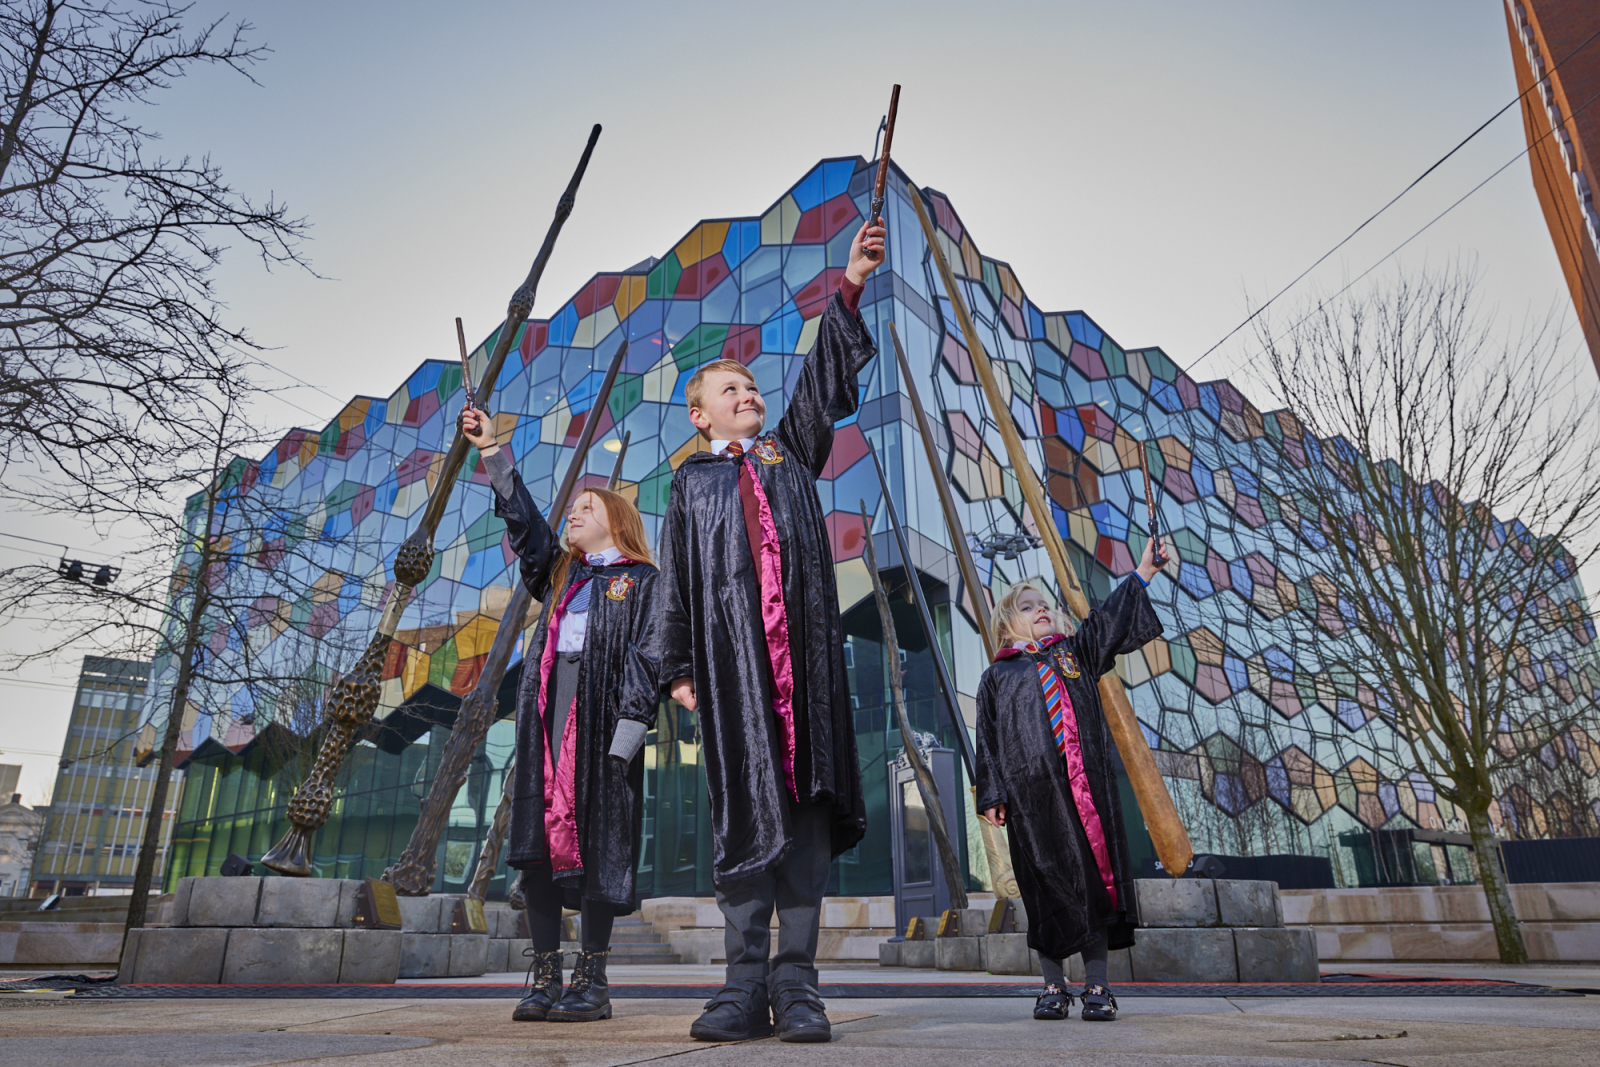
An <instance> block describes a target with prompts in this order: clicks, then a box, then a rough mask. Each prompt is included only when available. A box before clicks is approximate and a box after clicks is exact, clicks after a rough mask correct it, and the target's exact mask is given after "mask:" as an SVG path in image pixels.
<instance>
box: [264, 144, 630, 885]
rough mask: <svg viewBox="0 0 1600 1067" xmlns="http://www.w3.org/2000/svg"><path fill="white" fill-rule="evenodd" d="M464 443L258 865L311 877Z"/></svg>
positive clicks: (521, 293)
mask: <svg viewBox="0 0 1600 1067" xmlns="http://www.w3.org/2000/svg"><path fill="white" fill-rule="evenodd" d="M599 139H600V124H599V123H595V126H594V129H592V130H590V131H589V143H588V144H587V145H585V146H584V149H583V156H582V158H580V159H579V160H578V169H577V170H576V171H574V172H573V175H572V180H571V181H570V182H568V183H567V188H566V191H565V192H563V193H562V194H561V199H560V200H559V201H557V203H556V216H555V218H554V220H552V221H551V223H550V229H549V231H548V232H546V234H545V236H544V244H543V245H542V246H540V248H539V254H538V255H537V256H536V257H535V258H534V261H533V267H532V269H530V270H529V271H528V277H527V278H526V279H525V280H524V281H523V283H522V284H521V285H520V286H518V287H517V291H516V292H514V293H512V294H511V302H510V304H509V305H508V306H507V307H506V321H505V324H504V325H503V326H501V327H500V333H499V336H498V338H497V339H496V341H495V346H494V352H493V353H492V354H491V355H490V357H489V362H488V364H487V365H486V366H485V367H484V368H483V378H482V380H481V381H480V382H479V383H478V388H477V394H478V402H479V404H480V405H481V404H483V403H485V402H487V401H488V399H489V396H490V394H491V393H493V392H494V385H495V379H496V378H498V377H499V376H500V368H501V367H502V366H503V365H504V364H505V361H506V355H507V354H508V353H509V352H510V351H511V345H512V342H514V341H515V340H516V336H517V331H518V330H519V329H521V328H522V324H523V323H524V322H526V321H528V316H529V315H530V314H531V313H532V312H533V297H534V294H535V292H537V291H538V288H539V278H540V277H541V276H542V275H543V274H544V268H545V264H547V263H548V262H549V261H550V253H551V251H552V250H554V248H555V245H556V238H557V237H558V236H559V235H560V233H561V227H562V225H563V224H565V223H566V221H567V217H568V216H569V215H571V214H572V206H573V204H574V203H575V202H576V201H577V196H578V184H579V183H580V182H582V181H583V172H584V171H585V170H587V169H588V166H589V157H590V156H591V155H592V154H593V153H594V145H595V142H596V141H598V140H599ZM470 447H471V446H470V445H469V444H468V443H467V439H466V438H465V437H463V436H462V435H461V431H460V430H459V429H458V430H457V431H456V437H455V442H454V443H453V444H452V445H451V446H450V451H449V452H448V453H447V454H446V455H445V459H444V465H443V466H442V467H441V468H440V470H439V478H438V481H437V482H435V483H434V489H433V494H432V495H431V496H430V497H429V498H428V506H427V507H426V508H425V509H424V510H423V513H422V520H421V521H420V522H419V523H418V524H417V528H416V530H414V531H412V534H411V536H410V537H408V538H406V539H405V542H404V543H403V544H401V546H400V549H399V551H397V552H396V553H395V557H394V585H393V586H392V588H391V589H390V592H389V601H388V603H387V604H385V605H384V609H383V615H382V617H381V618H380V619H379V620H378V629H377V632H376V633H374V634H373V635H372V640H371V642H369V643H368V645H367V650H366V651H365V652H363V653H362V654H361V658H360V659H359V660H358V661H356V665H355V666H354V667H352V668H351V669H350V671H349V673H347V674H345V676H344V677H343V678H341V679H340V680H339V682H338V684H336V685H335V686H334V687H333V691H332V692H330V693H329V694H328V700H327V705H326V711H325V712H324V717H325V718H326V719H327V721H328V733H327V736H325V737H324V738H323V740H322V748H321V749H320V750H319V751H318V752H317V759H316V762H315V763H313V764H312V765H311V773H310V774H308V775H306V780H305V781H304V782H302V783H301V784H300V788H299V789H297V790H295V793H294V796H293V797H291V798H290V800H289V832H288V833H286V834H284V835H283V840H281V841H279V842H278V843H277V844H276V845H274V846H273V847H272V849H271V851H269V852H268V853H267V854H266V855H265V856H263V857H261V862H262V863H264V864H265V865H266V866H268V867H270V868H272V869H273V870H275V871H277V872H278V873H279V874H287V875H293V876H297V877H301V878H304V877H308V876H309V875H311V874H312V868H311V838H312V836H313V835H314V834H316V832H317V831H318V830H320V829H321V828H322V826H323V824H324V823H326V822H327V821H328V811H329V809H330V808H331V807H332V806H333V787H334V782H335V780H336V779H337V778H338V775H339V768H340V767H341V766H342V765H343V764H344V757H345V754H346V753H347V752H349V750H350V746H351V745H352V744H353V743H354V742H355V738H356V732H357V731H358V730H360V729H361V727H363V726H365V725H366V724H367V723H369V722H371V721H372V715H373V712H375V711H377V709H378V693H379V690H380V688H381V682H382V678H383V660H384V656H385V654H386V653H387V652H388V650H389V644H390V642H392V641H393V640H394V632H395V630H396V628H398V627H399V625H400V613H401V612H402V611H404V610H405V606H406V601H408V600H409V599H410V598H411V592H412V590H414V589H415V588H416V587H417V586H418V585H421V584H422V582H423V580H424V579H426V578H427V577H428V571H429V570H430V569H432V567H433V538H434V535H435V534H436V533H438V530H439V521H440V520H441V519H442V518H444V509H445V505H446V504H448V503H449V502H450V490H451V489H453V488H454V487H455V484H456V476H457V475H458V474H460V473H461V466H462V464H463V463H465V462H466V459H467V452H468V450H469V449H470Z"/></svg>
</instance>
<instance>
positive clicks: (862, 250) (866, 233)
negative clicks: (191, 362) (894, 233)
mask: <svg viewBox="0 0 1600 1067" xmlns="http://www.w3.org/2000/svg"><path fill="white" fill-rule="evenodd" d="M888 232H889V231H888V230H886V229H885V228H884V225H883V221H882V220H881V219H880V220H879V221H878V223H877V224H876V225H873V226H868V225H867V224H866V223H864V222H863V223H862V224H861V229H859V230H857V231H856V236H855V240H853V241H851V242H850V263H849V265H848V266H846V267H845V269H844V275H845V277H846V278H849V279H850V280H851V281H852V282H853V283H855V284H856V285H863V284H865V283H866V280H867V275H869V274H871V273H872V272H873V271H875V270H877V269H878V268H879V267H881V266H883V260H884V255H883V240H884V236H885V235H886V234H887V233H888ZM868 252H873V253H875V254H876V256H877V258H876V259H874V258H873V257H872V256H869V255H867V253H868Z"/></svg>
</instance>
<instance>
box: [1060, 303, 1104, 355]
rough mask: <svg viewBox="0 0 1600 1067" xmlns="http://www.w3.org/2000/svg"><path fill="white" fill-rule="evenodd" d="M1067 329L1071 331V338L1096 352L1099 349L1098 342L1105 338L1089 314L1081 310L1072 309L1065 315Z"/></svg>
mask: <svg viewBox="0 0 1600 1067" xmlns="http://www.w3.org/2000/svg"><path fill="white" fill-rule="evenodd" d="M1066 320H1067V329H1068V330H1069V331H1071V333H1072V339H1073V340H1074V341H1077V342H1078V343H1079V344H1081V345H1088V346H1089V347H1090V348H1092V349H1094V350H1095V351H1096V352H1098V351H1100V342H1101V341H1102V340H1104V339H1105V334H1103V333H1101V332H1100V327H1098V326H1096V325H1095V324H1094V323H1093V322H1091V321H1090V319H1089V316H1087V315H1085V314H1084V313H1083V312H1081V311H1074V312H1071V313H1069V314H1068V315H1067V316H1066Z"/></svg>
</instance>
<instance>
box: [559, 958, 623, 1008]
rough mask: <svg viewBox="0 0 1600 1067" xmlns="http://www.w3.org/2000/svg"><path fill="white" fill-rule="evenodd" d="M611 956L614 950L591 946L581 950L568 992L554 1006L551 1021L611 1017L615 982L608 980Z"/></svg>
mask: <svg viewBox="0 0 1600 1067" xmlns="http://www.w3.org/2000/svg"><path fill="white" fill-rule="evenodd" d="M610 956H611V953H610V951H606V952H590V951H589V950H588V949H584V950H583V951H582V952H581V953H579V954H578V965H577V966H576V967H574V968H573V969H572V981H571V983H569V984H568V986H567V995H566V996H564V997H562V998H561V1001H560V1002H559V1003H558V1004H556V1005H555V1006H554V1007H553V1008H551V1009H550V1016H549V1018H550V1021H551V1022H553V1023H592V1022H594V1021H595V1020H597V1019H609V1018H611V984H610V983H609V982H607V981H606V960H607V959H608V958H610Z"/></svg>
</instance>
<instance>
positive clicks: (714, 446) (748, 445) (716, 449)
mask: <svg viewBox="0 0 1600 1067" xmlns="http://www.w3.org/2000/svg"><path fill="white" fill-rule="evenodd" d="M739 443H740V444H741V445H743V446H744V450H745V452H746V453H747V454H748V453H749V451H750V450H751V449H752V448H754V447H755V444H756V439H755V438H754V437H742V438H740V439H739ZM731 444H733V442H732V441H712V442H711V454H712V455H713V456H720V455H722V454H723V453H724V452H726V451H728V446H729V445H731Z"/></svg>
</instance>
